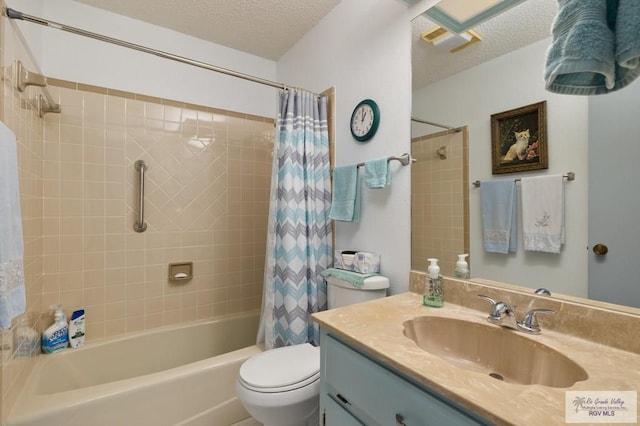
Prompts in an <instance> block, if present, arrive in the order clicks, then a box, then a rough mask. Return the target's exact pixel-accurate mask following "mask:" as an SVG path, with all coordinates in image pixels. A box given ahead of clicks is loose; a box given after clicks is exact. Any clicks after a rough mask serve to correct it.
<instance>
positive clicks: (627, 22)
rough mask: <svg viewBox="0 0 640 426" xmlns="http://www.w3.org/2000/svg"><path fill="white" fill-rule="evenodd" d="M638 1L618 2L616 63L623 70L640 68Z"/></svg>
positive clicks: (621, 0) (626, 0) (639, 3)
mask: <svg viewBox="0 0 640 426" xmlns="http://www.w3.org/2000/svg"><path fill="white" fill-rule="evenodd" d="M639 35H640V1H638V0H618V11H617V14H616V62H617V63H618V64H619V65H620V66H621V67H624V68H628V69H635V70H638V69H639V68H640V37H639Z"/></svg>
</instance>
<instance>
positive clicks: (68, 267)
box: [0, 19, 274, 424]
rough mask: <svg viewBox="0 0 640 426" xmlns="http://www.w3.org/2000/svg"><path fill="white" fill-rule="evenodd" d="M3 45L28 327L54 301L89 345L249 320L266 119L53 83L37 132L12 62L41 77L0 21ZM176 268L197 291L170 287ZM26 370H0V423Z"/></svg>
mask: <svg viewBox="0 0 640 426" xmlns="http://www.w3.org/2000/svg"><path fill="white" fill-rule="evenodd" d="M0 34H1V36H2V40H1V43H0V56H1V58H2V77H3V79H2V84H1V85H0V90H1V92H0V96H1V100H2V102H0V120H2V121H3V122H4V123H5V124H6V125H7V126H8V127H9V128H10V129H11V130H12V131H13V132H14V133H15V134H16V139H17V144H18V172H19V183H20V200H21V209H22V212H21V213H22V222H23V234H24V242H25V253H24V262H25V278H26V279H25V281H26V293H27V314H28V315H29V318H30V323H31V325H32V326H34V327H35V328H36V329H37V330H38V331H42V330H43V329H44V328H46V327H47V326H48V325H49V324H50V322H51V318H50V316H49V315H48V306H49V305H51V304H54V303H61V304H62V305H63V306H64V307H65V311H66V312H67V314H68V313H70V312H71V311H72V310H73V309H76V308H81V307H82V308H84V309H86V312H87V337H88V339H89V340H94V339H98V338H101V337H106V336H112V335H117V334H123V333H128V332H132V331H136V330H140V329H148V328H154V327H159V326H163V325H169V324H176V323H180V322H188V321H192V320H198V319H207V318H212V317H216V316H220V315H225V314H232V313H236V312H241V311H249V310H257V309H259V308H260V305H261V298H262V275H263V266H264V252H265V246H266V242H265V237H266V221H267V210H268V200H269V188H270V175H271V151H272V147H273V138H274V128H273V119H271V118H265V117H256V116H249V115H245V114H238V113H233V112H229V111H223V110H216V109H212V108H206V107H201V106H196V105H186V104H184V103H179V102H173V101H169V100H165V99H158V98H150V97H145V96H140V95H135V94H132V93H126V92H121V91H117V90H107V89H103V88H98V87H92V86H82V85H77V84H75V83H70V82H66V81H61V80H52V79H49V81H48V87H47V90H48V91H49V92H50V93H51V94H52V95H53V97H54V100H55V102H58V103H60V104H61V105H62V113H61V114H54V113H49V114H47V115H46V116H45V118H44V120H43V119H42V118H40V117H38V113H37V110H36V107H35V99H36V98H37V97H38V96H39V95H41V94H42V93H43V92H42V91H41V89H39V88H37V87H33V86H31V87H28V88H27V89H26V91H25V92H20V91H18V90H17V89H16V88H15V84H14V77H13V71H12V66H13V64H14V63H15V60H16V59H20V60H21V61H22V62H23V64H24V65H25V67H26V68H27V69H28V70H29V71H37V67H36V65H35V64H33V63H32V62H31V61H30V58H31V56H30V55H29V54H28V53H27V52H26V48H25V46H23V45H22V43H21V41H20V39H19V37H18V36H17V33H16V32H15V31H14V29H13V28H12V26H11V25H9V24H8V23H7V20H5V19H1V20H0ZM138 159H142V160H144V161H145V162H146V163H147V165H148V167H149V169H148V172H147V179H146V195H147V196H146V205H145V213H146V221H147V224H148V229H147V231H146V232H144V233H136V232H134V231H133V222H134V220H135V216H136V215H137V211H138V210H137V201H136V198H137V188H138V187H137V182H138V175H137V172H135V170H134V168H133V163H134V162H135V161H136V160H138ZM182 261H192V262H193V264H194V277H193V279H191V280H189V281H182V282H179V283H175V282H171V281H169V280H168V264H169V263H173V262H182ZM14 323H15V321H14ZM12 331H13V330H12ZM3 337H5V336H3ZM6 338H7V339H11V333H7V335H6ZM34 361H35V359H33V358H32V359H20V360H17V359H14V358H12V357H10V358H9V359H8V360H7V361H6V362H2V368H1V369H0V383H1V387H2V399H1V401H0V418H1V421H2V423H3V424H4V421H5V420H6V416H7V413H8V411H9V410H10V408H11V407H12V406H13V403H14V402H15V398H16V397H17V395H18V393H19V392H20V390H21V389H22V386H23V384H24V382H25V380H26V377H27V375H28V374H29V373H30V372H31V370H32V368H33V365H34Z"/></svg>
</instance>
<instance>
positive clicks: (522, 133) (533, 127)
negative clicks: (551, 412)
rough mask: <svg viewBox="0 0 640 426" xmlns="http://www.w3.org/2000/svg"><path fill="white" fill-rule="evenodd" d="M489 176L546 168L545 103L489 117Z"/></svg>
mask: <svg viewBox="0 0 640 426" xmlns="http://www.w3.org/2000/svg"><path fill="white" fill-rule="evenodd" d="M491 156H492V161H491V163H492V166H493V174H494V175H495V174H501V173H513V172H522V171H527V170H540V169H547V168H548V167H549V159H548V156H547V101H542V102H538V103H535V104H531V105H526V106H523V107H520V108H515V109H512V110H509V111H504V112H500V113H497V114H492V115H491Z"/></svg>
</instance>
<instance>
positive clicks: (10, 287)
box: [0, 122, 26, 328]
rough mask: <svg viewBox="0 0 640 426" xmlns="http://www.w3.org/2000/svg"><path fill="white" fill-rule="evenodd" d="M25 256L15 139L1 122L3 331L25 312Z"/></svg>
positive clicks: (0, 282)
mask: <svg viewBox="0 0 640 426" xmlns="http://www.w3.org/2000/svg"><path fill="white" fill-rule="evenodd" d="M23 255H24V242H23V239H22V218H21V215H20V196H19V190H18V155H17V147H16V136H15V135H14V134H13V132H12V131H11V130H10V129H9V128H8V127H7V126H5V125H4V123H2V122H0V328H10V327H11V320H12V319H13V318H15V317H16V316H18V315H20V314H22V313H24V311H25V307H26V296H25V294H26V293H25V287H24V268H23Z"/></svg>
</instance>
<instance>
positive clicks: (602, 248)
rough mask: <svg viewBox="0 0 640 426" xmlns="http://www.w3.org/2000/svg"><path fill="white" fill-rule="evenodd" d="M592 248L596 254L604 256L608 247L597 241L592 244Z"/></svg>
mask: <svg viewBox="0 0 640 426" xmlns="http://www.w3.org/2000/svg"><path fill="white" fill-rule="evenodd" d="M592 250H593V252H594V253H595V254H596V256H604V255H605V254H607V252H608V251H609V247H607V246H606V244H602V243H598V244H596V245H594V246H593V249H592Z"/></svg>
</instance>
